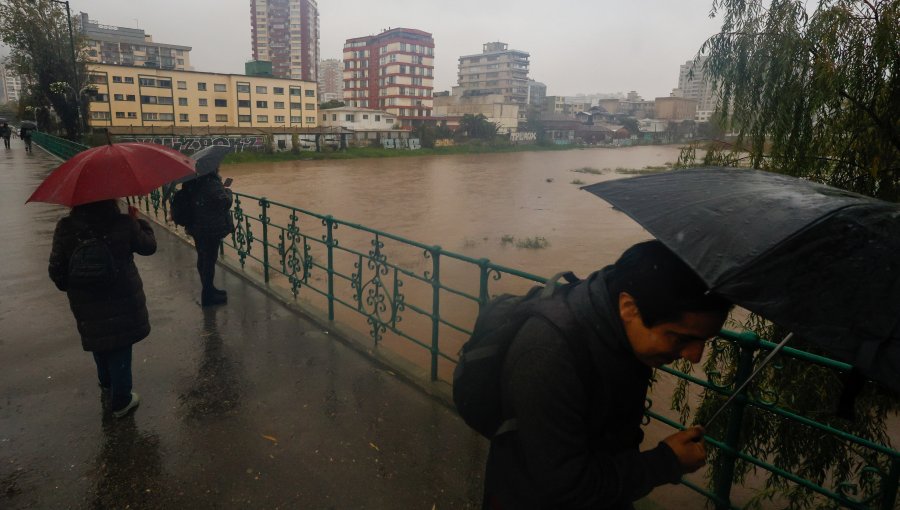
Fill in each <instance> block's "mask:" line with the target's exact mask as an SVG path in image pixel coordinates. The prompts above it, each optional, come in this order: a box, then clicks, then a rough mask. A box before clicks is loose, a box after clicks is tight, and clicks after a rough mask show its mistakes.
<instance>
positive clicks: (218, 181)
mask: <svg viewBox="0 0 900 510" xmlns="http://www.w3.org/2000/svg"><path fill="white" fill-rule="evenodd" d="M229 181H230V179H229ZM182 190H183V191H186V192H187V193H188V195H189V196H190V197H191V200H190V203H191V204H192V211H191V221H190V223H188V225H186V227H185V230H186V231H187V233H188V235H190V236H191V237H193V238H194V247H195V248H196V250H197V272H198V273H199V274H200V284H201V285H202V290H201V293H200V304H201V305H202V306H215V305H221V304H225V303H226V302H228V294H227V293H226V292H225V291H224V290H221V289H217V288H216V286H215V285H214V284H213V279H214V277H215V275H216V260H218V258H219V246H220V244H221V242H222V239H224V238H225V236H227V235H229V234H231V233H232V232H233V231H234V219H233V218H232V217H231V212H230V209H231V202H232V196H231V190H230V189H228V188H227V187H226V186H225V184H223V183H222V178H221V177H220V176H219V172H218V168H217V169H216V171H215V172H211V173H208V174H206V175H203V176H201V177H198V178H197V179H194V180H191V181H188V182H185V183H184V184H183V185H182Z"/></svg>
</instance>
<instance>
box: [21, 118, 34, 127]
mask: <svg viewBox="0 0 900 510" xmlns="http://www.w3.org/2000/svg"><path fill="white" fill-rule="evenodd" d="M20 126H21V127H23V128H27V129H37V124H35V123H34V122H32V121H30V120H23V121H22V123H21V124H20Z"/></svg>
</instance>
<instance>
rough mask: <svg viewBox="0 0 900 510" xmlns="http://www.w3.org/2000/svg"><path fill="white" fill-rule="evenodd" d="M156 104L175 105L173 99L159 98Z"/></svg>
mask: <svg viewBox="0 0 900 510" xmlns="http://www.w3.org/2000/svg"><path fill="white" fill-rule="evenodd" d="M156 104H173V102H172V98H171V97H167V96H159V97H157V98H156Z"/></svg>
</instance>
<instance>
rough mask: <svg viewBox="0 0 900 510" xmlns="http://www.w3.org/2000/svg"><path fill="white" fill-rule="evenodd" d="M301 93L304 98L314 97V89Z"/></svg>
mask: <svg viewBox="0 0 900 510" xmlns="http://www.w3.org/2000/svg"><path fill="white" fill-rule="evenodd" d="M303 93H304V95H305V96H306V97H316V91H315V89H306V90H305V91H304V92H303Z"/></svg>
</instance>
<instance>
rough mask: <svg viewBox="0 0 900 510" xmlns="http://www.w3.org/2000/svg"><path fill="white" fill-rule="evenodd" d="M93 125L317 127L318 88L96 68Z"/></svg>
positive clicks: (236, 76)
mask: <svg viewBox="0 0 900 510" xmlns="http://www.w3.org/2000/svg"><path fill="white" fill-rule="evenodd" d="M88 80H89V83H91V84H93V85H94V86H95V87H96V91H97V93H96V94H95V95H94V96H93V97H92V98H91V103H90V107H89V111H88V122H89V124H90V125H91V126H92V127H107V126H160V127H162V126H176V127H188V126H201V127H206V126H229V127H252V128H267V127H268V128H274V127H316V126H317V125H318V122H317V118H318V108H319V106H318V100H317V99H318V98H317V97H316V83H315V82H311V81H301V80H289V79H283V78H273V77H262V76H246V75H242V74H218V73H199V72H193V71H174V70H172V71H167V70H164V69H153V68H146V67H135V66H120V65H109V64H91V65H89V66H88Z"/></svg>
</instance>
